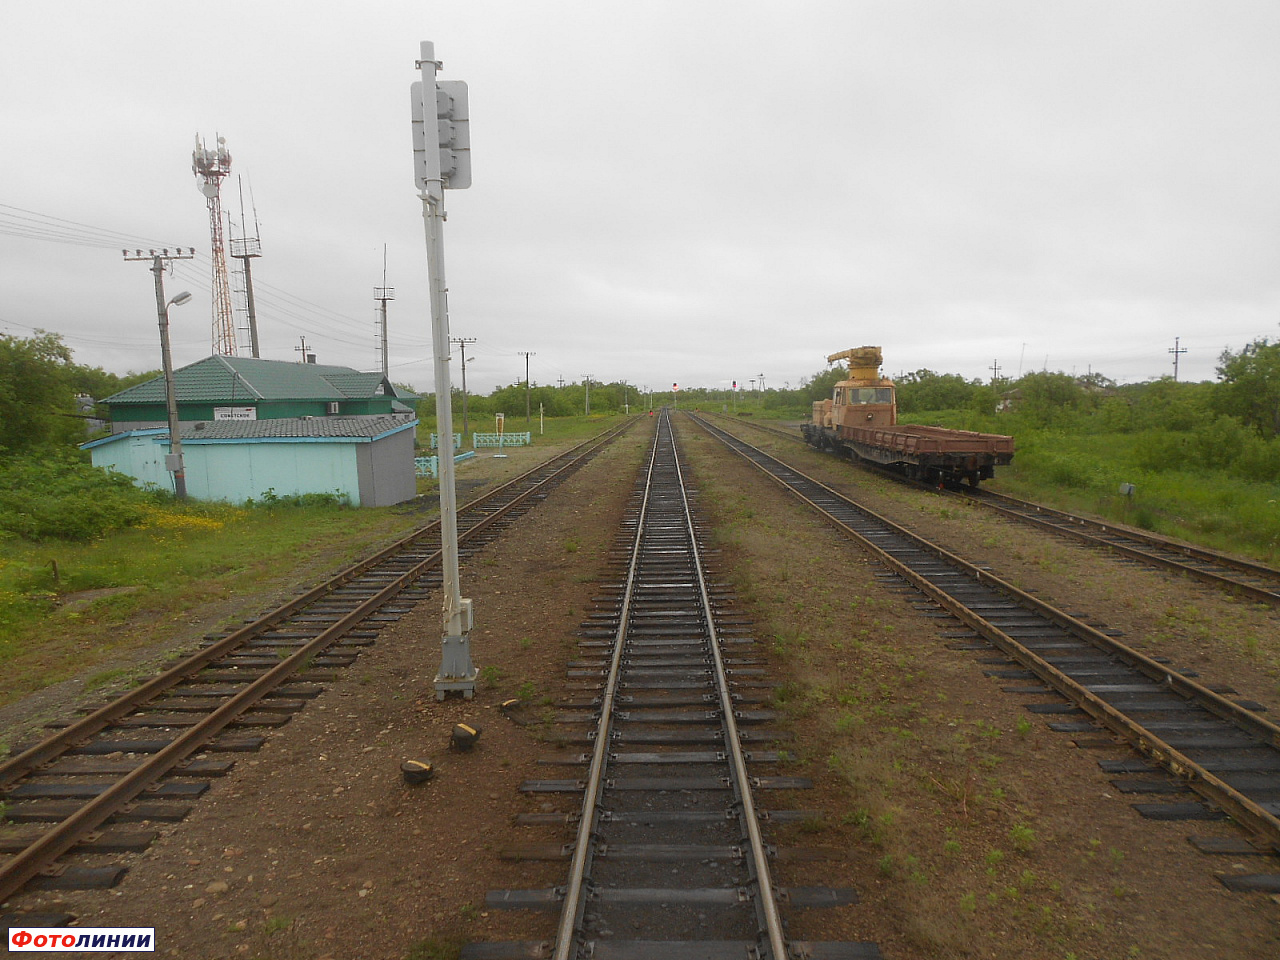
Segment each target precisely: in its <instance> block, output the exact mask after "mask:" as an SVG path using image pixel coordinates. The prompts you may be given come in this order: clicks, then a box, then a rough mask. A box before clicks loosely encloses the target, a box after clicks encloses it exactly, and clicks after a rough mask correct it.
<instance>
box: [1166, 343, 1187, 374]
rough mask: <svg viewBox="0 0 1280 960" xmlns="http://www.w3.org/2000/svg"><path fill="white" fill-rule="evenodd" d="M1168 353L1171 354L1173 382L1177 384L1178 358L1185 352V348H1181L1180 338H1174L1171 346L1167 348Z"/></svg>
mask: <svg viewBox="0 0 1280 960" xmlns="http://www.w3.org/2000/svg"><path fill="white" fill-rule="evenodd" d="M1169 352H1170V353H1172V354H1173V382H1174V383H1177V382H1178V358H1179V357H1180V356H1181V355H1182V354H1184V353H1186V352H1187V348H1186V347H1184V346H1182V338H1181V337H1174V338H1173V346H1172V347H1170V348H1169Z"/></svg>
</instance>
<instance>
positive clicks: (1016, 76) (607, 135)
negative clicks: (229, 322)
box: [0, 0, 1280, 392]
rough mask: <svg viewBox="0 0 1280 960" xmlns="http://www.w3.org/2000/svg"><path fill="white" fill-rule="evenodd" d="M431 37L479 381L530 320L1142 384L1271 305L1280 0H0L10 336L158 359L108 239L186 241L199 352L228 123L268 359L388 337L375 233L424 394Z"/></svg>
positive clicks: (490, 375)
mask: <svg viewBox="0 0 1280 960" xmlns="http://www.w3.org/2000/svg"><path fill="white" fill-rule="evenodd" d="M420 40H432V41H434V43H435V50H436V55H437V57H438V58H439V59H441V60H443V62H444V69H443V71H442V73H441V74H440V76H441V78H442V79H459V80H465V81H466V82H467V83H468V85H469V88H470V111H471V117H472V119H471V137H472V145H473V162H472V167H473V175H474V185H473V186H472V187H471V188H470V189H468V190H457V191H450V192H449V193H448V194H447V198H446V205H447V209H448V213H449V220H448V223H447V224H446V227H445V247H446V264H447V275H448V284H449V288H450V314H451V316H450V323H451V333H452V334H453V335H454V336H465V337H474V338H476V343H475V344H474V345H472V346H471V347H469V349H468V371H467V373H468V386H470V387H471V388H472V389H478V390H480V391H481V392H487V391H488V390H489V389H491V388H492V387H494V386H496V385H498V384H502V383H511V382H515V381H517V380H523V378H524V358H523V357H522V356H520V351H533V352H534V354H535V355H534V356H533V357H531V358H530V369H531V374H532V379H533V380H534V382H535V383H555V382H557V380H558V379H559V378H564V380H565V381H567V382H573V381H580V380H581V379H582V378H583V376H584V375H586V374H590V375H591V376H592V377H593V379H595V380H606V381H607V380H619V379H625V380H628V381H630V382H632V383H636V384H639V385H646V386H648V387H650V388H651V389H654V390H658V389H665V390H669V389H670V386H671V383H672V382H679V383H681V384H682V385H702V386H710V387H715V386H719V385H721V384H725V385H727V384H728V383H729V382H730V381H731V380H734V379H736V380H738V381H739V383H740V384H743V385H746V384H748V382H749V380H750V378H757V379H758V378H759V376H760V375H761V374H763V375H764V377H765V382H766V385H767V386H783V385H784V384H788V383H789V384H790V385H791V386H796V385H798V384H799V382H800V381H801V379H802V378H805V377H808V376H811V375H813V374H814V373H816V372H818V371H820V370H822V369H824V368H825V366H826V363H825V356H826V355H827V354H829V353H833V352H835V351H838V350H843V349H845V348H847V347H852V346H858V345H862V344H881V345H883V347H884V356H885V368H886V371H887V372H888V373H890V374H896V373H898V372H901V371H906V370H916V369H920V368H929V369H933V370H936V371H939V372H947V373H958V374H961V375H963V376H965V377H968V378H983V379H985V378H988V377H990V376H991V372H992V371H991V368H992V366H993V365H995V364H998V365H999V369H1000V373H1001V374H1002V375H1005V376H1017V375H1018V374H1019V373H1020V372H1027V371H1030V370H1036V369H1041V368H1046V367H1047V368H1048V369H1050V370H1061V371H1065V372H1068V373H1072V372H1074V373H1077V374H1084V373H1086V372H1089V371H1093V372H1100V373H1103V374H1105V375H1107V376H1110V377H1112V378H1114V379H1116V380H1120V381H1124V382H1134V381H1141V380H1145V379H1149V378H1153V377H1157V376H1162V375H1167V374H1171V373H1172V371H1173V366H1172V361H1173V354H1171V353H1170V350H1171V349H1172V348H1173V347H1174V345H1175V338H1180V344H1181V347H1183V348H1185V349H1186V351H1187V352H1186V353H1185V354H1180V355H1179V356H1180V360H1181V367H1180V371H1179V373H1180V378H1181V379H1212V378H1213V377H1214V366H1215V363H1216V362H1217V359H1218V356H1219V354H1220V353H1221V352H1222V350H1223V349H1224V348H1228V347H1229V348H1231V349H1232V350H1239V349H1240V348H1241V347H1242V346H1244V345H1245V344H1247V343H1249V342H1250V341H1252V340H1254V339H1256V338H1259V337H1270V338H1272V339H1275V338H1277V337H1278V336H1280V329H1278V327H1277V321H1280V270H1278V269H1277V266H1278V263H1277V258H1278V256H1280V109H1278V105H1280V56H1277V51H1278V50H1280V3H1276V2H1275V0H1259V2H1234V0H1206V2H1198V0H1186V2H1179V0H1146V2H1132V0H1130V2H1125V0H1098V2H1077V0H1073V2H1061V0H1053V2H1048V0H1045V2H1036V0H1005V2H990V0H988V2H965V0H928V2H924V0H922V2H910V0H878V2H863V0H831V2H817V0H790V2H788V3H786V4H782V3H777V2H774V3H765V2H758V0H733V2H728V0H714V2H713V0H678V2H645V0H629V2H625V3H623V2H614V0H592V2H568V0H557V2H538V0H453V2H449V3H442V2H424V0H413V2H389V0H378V2H376V3H368V2H360V3H353V2H343V0H331V2H329V3H326V4H316V3H313V2H308V3H301V2H293V0H255V2H252V3H249V2H240V0H224V2H223V3H221V4H216V5H213V6H210V5H207V4H205V5H196V6H192V5H189V4H179V3H173V2H163V3H152V2H132V0H117V2H113V3H102V2H100V0H95V2H77V0H72V2H60V3H56V4H38V3H24V4H19V3H5V4H4V5H3V10H2V11H0V89H3V91H4V93H3V96H2V97H0V143H2V144H3V149H0V332H4V333H8V334H11V335H17V336H26V335H29V334H30V333H31V331H32V329H33V328H43V329H47V330H51V331H56V332H58V333H60V334H62V335H63V336H64V338H65V339H66V342H67V343H68V344H69V345H70V346H71V347H72V349H73V350H74V352H75V359H76V360H77V361H78V362H80V363H84V364H88V365H91V366H103V367H105V368H107V369H108V370H112V371H115V372H120V373H123V372H126V371H129V370H144V369H153V368H157V367H158V366H159V338H158V334H157V330H156V316H155V298H154V292H153V287H152V278H151V275H150V274H149V273H148V271H147V265H146V264H144V263H132V262H125V261H124V260H123V258H122V256H121V252H120V251H121V248H122V247H125V246H128V247H130V248H134V247H144V248H145V247H148V246H154V245H156V244H157V243H159V244H167V245H174V246H177V245H181V246H183V247H186V246H194V247H196V249H197V254H198V256H197V259H196V260H194V261H190V262H184V263H180V264H177V265H176V268H175V275H174V276H172V277H168V278H166V287H167V291H166V292H167V293H168V294H169V295H172V294H173V293H177V292H178V291H180V290H184V289H185V290H190V291H191V292H192V293H193V294H194V297H193V299H192V301H191V302H190V303H188V304H186V305H185V306H180V307H174V308H172V310H171V318H172V327H173V339H174V352H175V362H176V363H177V364H178V365H182V364H186V363H191V362H194V361H196V360H198V359H200V358H201V357H204V356H207V355H208V354H209V353H210V352H211V351H212V336H211V331H212V305H211V294H210V289H211V285H210V281H209V270H210V256H209V252H210V235H209V221H208V215H207V211H206V208H205V202H204V198H203V197H202V196H201V195H200V194H199V193H198V192H197V189H196V181H195V178H194V177H193V175H192V172H191V150H192V146H193V142H194V138H195V135H196V134H197V133H199V134H201V135H202V136H204V137H205V138H206V139H207V140H208V141H210V142H212V141H213V139H214V137H215V135H217V134H221V135H222V136H223V137H225V138H226V143H227V147H228V149H229V150H230V152H231V154H232V157H233V174H232V177H231V180H230V181H228V182H227V183H226V184H225V185H224V188H223V205H224V208H225V209H228V210H231V211H232V212H233V213H234V215H235V217H236V219H237V220H238V219H239V199H238V193H237V183H236V182H235V181H236V178H237V175H239V176H242V177H243V178H245V179H244V183H245V192H246V205H247V204H248V202H249V199H248V187H249V186H250V185H251V186H252V199H253V201H254V203H255V204H256V209H257V215H258V218H259V220H260V223H261V240H262V254H263V255H262V258H261V259H259V260H256V261H254V264H253V277H254V287H255V293H256V299H257V305H258V321H259V327H260V331H261V340H262V355H263V356H264V357H266V358H269V359H280V360H294V359H297V357H298V350H297V349H296V348H298V347H299V346H300V345H301V339H300V338H305V340H306V343H307V346H308V348H309V349H310V351H311V352H314V353H315V354H316V356H317V358H318V360H319V361H320V362H321V363H337V364H345V365H350V366H354V367H358V368H360V369H366V370H372V369H376V368H377V367H378V365H379V362H380V360H379V352H378V341H377V336H376V326H375V316H376V303H375V301H374V299H373V296H374V287H375V286H379V285H381V284H382V268H383V247H384V244H385V245H386V250H387V283H388V285H390V286H392V287H394V288H395V296H396V299H395V300H394V301H393V302H391V303H390V305H389V316H390V330H391V335H390V362H391V376H392V379H393V380H396V381H397V382H407V383H410V384H413V385H414V386H416V387H418V388H420V389H423V390H428V389H431V388H432V387H433V377H432V365H431V345H430V344H431V337H430V326H429V324H430V317H429V307H428V303H427V298H426V289H427V282H426V281H427V272H426V260H425V244H424V240H423V222H422V216H421V202H420V201H419V199H418V197H417V193H416V190H415V187H414V184H413V174H412V170H413V164H412V152H411V150H412V145H411V140H410V125H409V118H410V113H409V85H410V83H412V82H413V81H414V80H415V79H417V77H418V74H417V71H416V68H415V60H416V59H417V56H418V44H419V41H420ZM54 218H56V219H54ZM250 219H252V214H250ZM88 228H92V229H88ZM31 234H36V235H39V236H44V237H56V238H58V239H57V240H53V239H37V238H34V237H33V236H31ZM68 239H70V240H74V241H76V242H65V241H67V240H68ZM240 339H241V342H242V344H243V345H244V347H243V351H242V352H244V353H246V354H247V344H248V338H247V335H245V334H243V333H241V335H240ZM472 357H474V358H475V359H474V362H472V359H471V358H472ZM453 376H454V378H455V382H456V379H457V377H458V365H457V362H456V360H455V363H454V365H453Z"/></svg>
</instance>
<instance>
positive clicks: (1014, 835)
mask: <svg viewBox="0 0 1280 960" xmlns="http://www.w3.org/2000/svg"><path fill="white" fill-rule="evenodd" d="M1009 843H1011V844H1012V845H1013V849H1015V850H1017V851H1018V852H1019V853H1030V852H1031V849H1032V848H1033V847H1034V846H1035V845H1036V832H1035V831H1034V830H1032V829H1031V828H1030V827H1028V826H1027V825H1026V824H1025V823H1019V824H1015V825H1014V826H1013V827H1012V828H1011V829H1010V830H1009Z"/></svg>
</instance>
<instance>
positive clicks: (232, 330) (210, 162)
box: [191, 134, 236, 357]
mask: <svg viewBox="0 0 1280 960" xmlns="http://www.w3.org/2000/svg"><path fill="white" fill-rule="evenodd" d="M191 172H192V173H194V174H195V175H196V180H197V181H199V183H198V186H199V188H200V192H201V193H203V194H204V195H205V199H206V200H207V201H208V204H209V231H210V233H211V234H212V237H213V352H214V353H215V354H218V353H220V354H222V355H224V356H228V357H232V356H235V353H236V326H235V319H234V318H233V317H232V314H231V284H230V282H229V281H228V279H227V252H226V248H225V247H224V246H223V244H222V201H221V199H220V198H219V196H218V193H219V191H220V190H221V189H222V178H223V177H225V176H226V175H227V174H229V173H230V172H231V154H230V153H228V152H227V142H226V140H224V139H223V138H222V137H218V148H217V149H216V150H209V149H207V148H206V147H205V145H204V141H203V140H201V139H200V135H199V134H196V149H195V152H194V153H192V154H191Z"/></svg>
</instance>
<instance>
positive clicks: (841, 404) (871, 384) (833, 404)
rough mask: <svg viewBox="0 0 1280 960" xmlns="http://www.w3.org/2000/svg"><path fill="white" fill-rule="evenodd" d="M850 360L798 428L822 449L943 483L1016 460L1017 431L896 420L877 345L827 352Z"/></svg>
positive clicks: (833, 358) (970, 479) (982, 474)
mask: <svg viewBox="0 0 1280 960" xmlns="http://www.w3.org/2000/svg"><path fill="white" fill-rule="evenodd" d="M841 360H845V361H848V364H849V370H848V379H846V380H841V381H840V382H839V383H837V384H836V385H835V389H834V391H833V393H832V396H831V399H829V400H819V401H817V402H816V403H814V405H813V419H812V421H811V422H809V423H806V424H803V425H802V426H801V428H800V430H801V432H802V433H803V434H804V438H805V440H806V441H808V442H809V443H810V444H812V445H813V446H815V447H817V448H818V449H819V450H829V451H831V452H833V453H836V454H839V455H842V456H848V457H850V458H851V459H853V460H867V461H869V462H871V463H877V464H881V465H882V466H886V467H890V468H892V469H894V470H896V471H898V472H900V473H903V474H905V475H906V476H908V477H910V478H912V479H914V480H920V481H923V482H925V483H931V484H937V485H940V486H941V485H945V484H959V483H968V484H969V485H970V486H973V487H976V486H977V485H978V483H979V481H982V480H988V479H990V478H991V477H992V476H994V475H995V468H996V467H997V466H1000V465H1004V464H1008V463H1011V462H1012V461H1013V437H1006V436H1001V435H1000V434H995V433H976V432H974V431H972V430H948V429H945V428H943V427H926V426H917V425H914V424H899V423H898V401H897V395H896V393H895V392H894V385H893V381H892V380H890V379H888V378H886V377H882V376H881V375H880V366H881V364H882V363H883V358H882V355H881V352H880V348H879V347H854V348H852V349H849V350H842V351H841V352H839V353H833V354H831V355H830V356H829V357H827V362H828V363H836V362H838V361H841Z"/></svg>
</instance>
